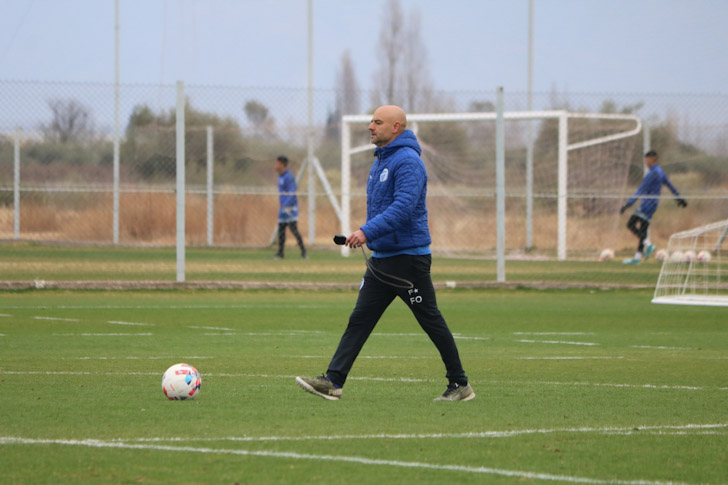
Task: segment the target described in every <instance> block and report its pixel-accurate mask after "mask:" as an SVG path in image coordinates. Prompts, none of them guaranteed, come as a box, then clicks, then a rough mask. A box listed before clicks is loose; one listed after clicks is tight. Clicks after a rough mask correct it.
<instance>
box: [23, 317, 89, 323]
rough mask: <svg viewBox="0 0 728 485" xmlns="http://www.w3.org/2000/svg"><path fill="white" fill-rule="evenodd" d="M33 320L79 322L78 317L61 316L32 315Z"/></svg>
mask: <svg viewBox="0 0 728 485" xmlns="http://www.w3.org/2000/svg"><path fill="white" fill-rule="evenodd" d="M33 320H50V321H54V322H80V321H81V320H79V319H78V318H61V317H38V316H36V317H33Z"/></svg>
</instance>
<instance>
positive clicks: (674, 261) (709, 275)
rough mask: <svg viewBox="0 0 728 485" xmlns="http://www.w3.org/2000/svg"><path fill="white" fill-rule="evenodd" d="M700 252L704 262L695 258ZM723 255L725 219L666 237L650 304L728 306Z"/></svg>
mask: <svg viewBox="0 0 728 485" xmlns="http://www.w3.org/2000/svg"><path fill="white" fill-rule="evenodd" d="M703 251H704V252H707V253H708V254H709V255H710V258H709V259H708V260H705V259H702V258H700V257H699V255H700V252H703ZM688 252H690V256H689V257H688V256H687V253H688ZM726 252H728V219H726V220H724V221H719V222H714V223H712V224H707V225H705V226H701V227H696V228H694V229H690V230H688V231H682V232H678V233H675V234H673V235H672V236H670V240H669V241H668V243H667V253H666V256H665V260H664V261H663V263H662V268H661V269H660V276H659V277H658V279H657V285H656V286H655V295H654V297H653V298H652V303H664V304H673V305H701V306H728V279H726V276H725V272H724V268H723V265H724V261H723V256H724V255H725V253H726ZM701 259H702V260H701Z"/></svg>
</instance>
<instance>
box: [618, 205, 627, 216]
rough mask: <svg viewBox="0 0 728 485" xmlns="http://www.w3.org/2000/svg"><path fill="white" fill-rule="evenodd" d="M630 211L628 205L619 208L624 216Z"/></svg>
mask: <svg viewBox="0 0 728 485" xmlns="http://www.w3.org/2000/svg"><path fill="white" fill-rule="evenodd" d="M627 209H629V206H628V205H627V204H624V205H623V206H622V207H620V208H619V213H620V214H624V211H626V210H627Z"/></svg>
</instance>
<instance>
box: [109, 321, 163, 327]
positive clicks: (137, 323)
mask: <svg viewBox="0 0 728 485" xmlns="http://www.w3.org/2000/svg"><path fill="white" fill-rule="evenodd" d="M106 323H109V324H111V325H130V326H132V327H149V326H152V327H153V326H154V324H153V323H140V322H123V321H119V320H109V321H108V322H106Z"/></svg>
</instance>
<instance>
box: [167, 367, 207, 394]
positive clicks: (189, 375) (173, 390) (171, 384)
mask: <svg viewBox="0 0 728 485" xmlns="http://www.w3.org/2000/svg"><path fill="white" fill-rule="evenodd" d="M201 385H202V379H201V378H200V373H199V372H198V371H197V369H195V368H194V367H192V366H191V365H189V364H175V365H173V366H172V367H170V368H169V369H167V370H166V371H164V375H163V376H162V392H164V395H165V396H167V399H170V400H173V401H182V400H185V399H194V398H196V397H197V395H198V394H199V393H200V386H201Z"/></svg>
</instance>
